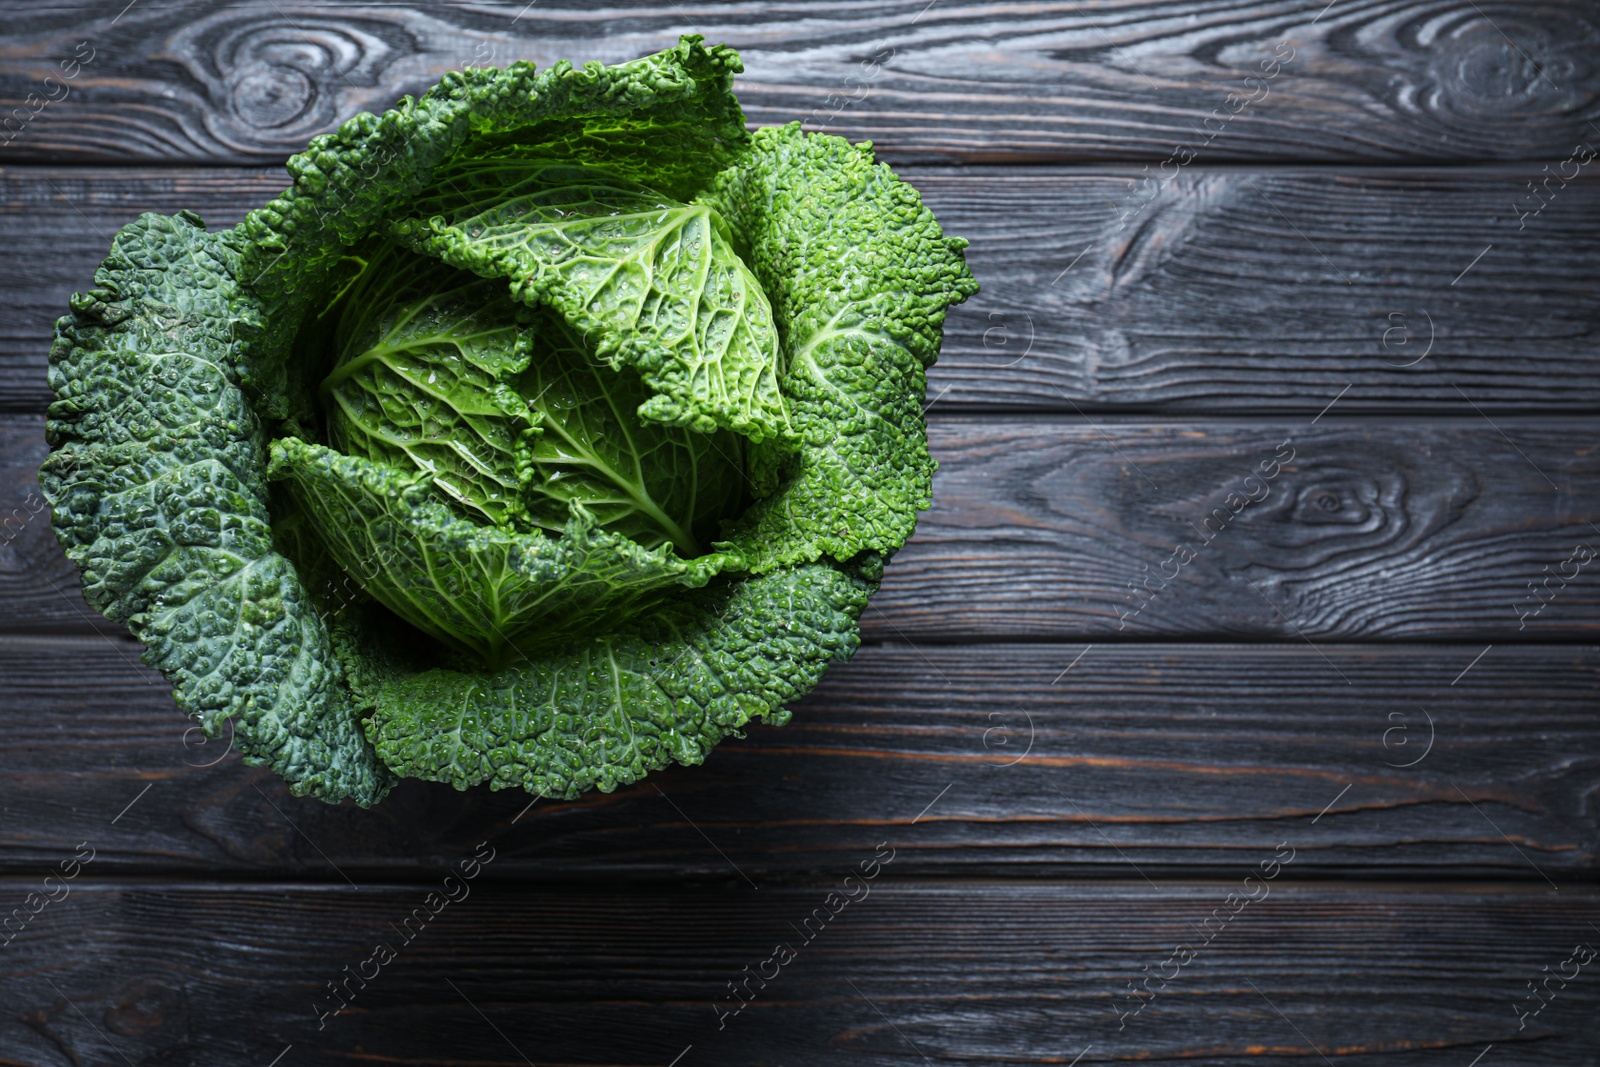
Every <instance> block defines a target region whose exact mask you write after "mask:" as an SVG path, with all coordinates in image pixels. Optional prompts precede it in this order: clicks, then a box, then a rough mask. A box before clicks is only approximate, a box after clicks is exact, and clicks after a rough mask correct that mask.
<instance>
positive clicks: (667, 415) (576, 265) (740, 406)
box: [390, 158, 794, 441]
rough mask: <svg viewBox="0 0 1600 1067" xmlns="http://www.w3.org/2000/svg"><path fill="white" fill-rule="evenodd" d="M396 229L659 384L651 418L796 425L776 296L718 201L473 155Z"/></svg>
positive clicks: (778, 427) (609, 176)
mask: <svg viewBox="0 0 1600 1067" xmlns="http://www.w3.org/2000/svg"><path fill="white" fill-rule="evenodd" d="M411 210H412V212H413V214H412V216H411V217H409V218H403V219H399V220H397V221H395V222H394V223H392V224H391V226H390V233H391V234H392V236H394V237H395V238H396V239H397V240H399V241H401V242H403V243H405V244H407V245H409V246H410V247H412V248H413V249H415V250H416V251H418V252H423V253H426V254H429V255H433V256H437V257H439V258H440V259H443V260H445V261H446V262H448V263H450V264H452V265H454V266H457V267H460V268H462V269H464V270H470V271H473V272H475V273H477V274H481V275H484V276H486V277H503V278H506V279H508V280H509V281H510V282H511V291H512V294H513V295H514V296H516V297H517V298H518V299H520V300H522V301H523V302H524V303H528V304H531V305H547V306H549V307H551V308H554V309H555V310H556V311H557V312H558V313H559V314H560V315H561V317H562V318H563V319H565V320H566V321H567V322H568V323H570V324H571V325H572V326H573V327H574V328H575V329H576V330H577V331H578V332H579V333H580V334H581V335H582V336H583V338H584V339H585V340H586V341H587V342H589V343H590V344H592V345H593V347H594V349H595V351H596V353H597V354H599V355H601V356H604V357H606V358H607V359H608V360H610V362H611V363H612V365H613V366H623V365H627V366H631V367H633V368H634V369H635V370H637V371H638V373H639V374H640V376H641V377H642V378H643V379H644V381H645V383H646V384H647V385H649V386H650V387H651V389H652V390H654V391H655V393H656V395H655V396H653V397H651V398H650V400H649V401H648V402H647V403H646V404H645V405H644V406H643V407H642V408H641V409H640V411H639V414H640V415H641V416H643V417H644V418H646V419H650V420H653V421H657V422H662V423H666V424H670V425H678V426H688V427H691V428H693V429H697V430H700V431H702V432H708V431H711V430H714V429H717V428H723V429H728V430H733V431H735V432H737V433H740V434H742V435H744V436H745V437H748V438H749V439H750V440H752V441H763V440H766V439H768V438H774V437H777V438H788V437H792V436H793V434H794V429H793V426H792V425H791V423H790V420H789V415H788V410H787V406H786V404H785V401H784V396H783V392H782V390H781V389H780V387H779V382H780V380H781V379H782V377H783V370H784V368H783V366H782V358H781V348H780V345H779V338H778V331H777V327H776V325H775V324H774V322H773V317H772V307H771V305H770V304H769V302H768V300H767V296H766V294H765V293H764V292H763V291H762V288H761V285H760V284H759V283H758V282H757V281H756V278H755V276H754V275H753V274H752V273H751V272H750V269H749V268H748V267H747V266H746V265H745V264H744V261H743V260H742V259H740V257H739V256H738V254H737V253H736V252H735V251H734V247H733V242H732V238H731V235H730V234H729V231H728V228H727V224H726V223H725V222H723V220H722V218H721V216H720V215H719V214H717V212H716V211H715V210H713V209H712V208H711V207H710V206H709V205H708V204H705V203H700V202H693V203H687V204H686V203H680V202H678V201H675V200H672V199H671V198H669V197H667V196H666V195H664V194H662V193H660V192H658V191H656V190H654V189H652V188H650V187H648V186H645V185H641V184H639V183H638V182H635V181H631V180H629V179H627V178H623V177H619V176H617V175H615V174H613V173H611V172H609V171H605V170H599V169H596V168H593V167H578V166H572V165H564V164H542V165H541V164H539V163H537V162H530V161H529V160H527V159H520V158H509V159H472V160H468V161H465V162H459V163H456V164H454V165H451V166H449V167H447V168H444V169H443V170H442V171H441V173H440V174H439V175H437V176H436V180H435V182H434V185H433V186H432V189H431V190H430V191H429V192H426V193H424V194H423V195H422V196H420V197H418V198H417V199H416V200H415V201H414V202H413V204H412V205H411Z"/></svg>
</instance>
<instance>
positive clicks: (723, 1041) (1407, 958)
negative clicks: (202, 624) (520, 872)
mask: <svg viewBox="0 0 1600 1067" xmlns="http://www.w3.org/2000/svg"><path fill="white" fill-rule="evenodd" d="M1291 847H1292V846H1291ZM470 853H471V846H467V848H465V849H464V850H463V855H468V854H470ZM1272 854H1273V853H1272V851H1271V850H1268V851H1267V852H1266V853H1264V854H1263V856H1262V857H1261V859H1268V858H1270V857H1271V856H1272ZM871 858H872V852H870V851H869V852H867V853H866V854H865V855H864V856H862V857H860V859H861V860H863V861H867V860H871ZM898 862H899V861H898V858H895V859H894V860H892V861H891V862H890V863H889V864H888V865H887V866H882V867H880V868H878V872H879V873H878V877H877V878H876V879H875V880H874V881H872V882H870V883H868V884H867V886H866V887H865V888H859V889H852V890H851V891H852V892H853V893H855V894H856V895H857V896H858V898H859V899H857V900H856V901H855V902H854V903H852V904H847V905H843V906H842V910H840V911H839V912H838V914H837V915H836V916H834V917H832V918H831V919H829V920H828V921H827V922H826V924H822V923H821V921H820V920H819V919H814V920H813V925H812V926H811V927H810V928H809V929H810V930H811V932H812V936H811V940H810V942H809V943H807V942H806V941H805V939H804V937H803V936H802V932H801V927H800V923H801V922H802V920H804V919H805V918H806V917H807V916H808V915H811V914H812V913H813V910H814V909H817V908H823V909H824V910H823V912H822V914H823V915H824V916H826V915H828V910H827V906H826V905H825V904H824V901H826V900H829V899H830V898H829V893H830V892H832V891H833V890H835V889H837V888H839V886H840V885H841V884H842V883H841V880H842V878H843V875H844V873H845V872H844V871H843V870H841V871H839V872H837V874H836V875H835V876H834V877H831V878H829V879H827V880H825V881H822V882H820V883H819V884H815V885H807V886H794V887H782V886H774V885H763V886H761V888H760V889H759V891H756V890H751V889H750V888H749V887H748V886H746V885H743V884H742V883H740V884H737V885H734V886H729V887H723V886H659V887H649V888H648V889H639V890H634V891H628V890H618V889H617V888H615V887H611V886H606V885H582V886H572V887H544V888H534V887H527V886H522V887H511V886H506V885H501V884H495V883H494V882H493V881H492V878H493V872H494V868H495V866H497V864H498V861H497V860H495V861H492V862H491V863H490V864H489V865H488V866H487V867H485V868H483V869H482V872H481V873H480V876H479V878H478V880H476V881H475V882H469V883H466V884H465V885H464V886H463V885H460V884H456V888H455V889H454V890H453V893H454V895H455V896H456V897H458V898H459V899H458V900H457V901H456V902H455V903H451V904H446V905H443V907H442V910H441V911H440V913H439V914H438V915H437V916H435V917H432V918H431V920H430V921H429V922H428V923H427V924H426V925H422V924H421V923H420V921H417V922H414V925H412V926H409V927H407V928H406V930H407V931H409V932H410V935H411V941H410V942H409V943H406V941H405V939H404V936H403V932H402V931H401V930H400V927H399V925H398V924H400V923H401V922H402V921H404V920H405V919H406V918H407V916H408V915H410V914H411V913H412V912H413V909H416V908H418V907H419V906H421V905H422V902H423V900H424V899H425V897H426V895H427V893H428V892H429V891H430V890H434V889H436V888H437V887H439V886H442V884H443V874H444V872H443V871H440V872H438V875H437V876H436V877H434V878H429V879H427V880H425V881H422V882H418V883H416V884H413V885H408V886H373V887H365V888H360V889H352V888H350V887H347V886H345V885H343V884H339V885H329V886H321V887H310V886H300V885H285V886H274V885H262V886H227V885H168V884H160V883H157V884H148V885H126V886H109V885H102V884H95V883H94V882H93V881H92V879H93V877H94V875H93V865H92V864H91V865H90V866H89V867H88V868H86V873H84V874H82V875H80V881H79V883H78V884H77V885H76V886H75V888H73V889H72V891H71V894H70V895H69V896H68V897H66V899H64V900H62V901H61V902H59V903H56V904H52V905H50V906H49V908H48V909H47V910H46V911H45V912H43V913H41V914H40V915H39V916H38V917H37V918H36V919H35V920H34V922H33V923H32V924H31V925H30V926H29V927H28V928H26V929H25V930H24V931H23V933H22V935H21V936H19V937H17V938H16V940H15V941H14V942H13V943H12V944H11V945H9V946H8V947H7V948H6V950H5V951H6V953H7V956H8V959H7V967H6V974H5V976H4V977H0V998H3V1002H4V1003H5V1004H6V1006H7V1009H8V1010H7V1011H6V1012H5V1013H4V1014H3V1015H0V1042H3V1044H4V1047H5V1048H6V1050H7V1053H8V1054H9V1056H10V1058H11V1059H12V1060H13V1062H17V1063H28V1064H40V1065H45V1064H48V1065H52V1067H54V1065H56V1064H66V1063H72V1064H110V1063H120V1062H123V1061H122V1060H121V1059H120V1058H119V1057H118V1055H117V1054H118V1053H120V1054H121V1055H122V1056H125V1057H127V1062H130V1063H173V1064H178V1063H182V1064H189V1063H205V1064H221V1065H229V1067H232V1065H236V1064H237V1065H246V1064H249V1065H256V1067H260V1065H265V1064H268V1063H269V1062H270V1061H271V1060H272V1058H273V1057H274V1056H279V1055H282V1054H284V1053H285V1051H286V1047H287V1048H289V1049H292V1050H291V1051H288V1056H289V1057H292V1061H289V1060H286V1062H294V1063H298V1064H329V1065H331V1064H347V1063H350V1062H352V1061H355V1062H362V1063H413V1064H416V1063H421V1064H437V1065H451V1067H454V1065H462V1067H465V1065H468V1064H476V1065H481V1064H504V1065H507V1067H509V1065H512V1064H524V1063H533V1062H537V1063H539V1064H547V1063H556V1064H595V1063H605V1064H652V1065H659V1067H665V1065H667V1064H669V1063H672V1062H673V1058H674V1057H676V1056H682V1057H683V1058H682V1059H681V1060H679V1061H678V1062H679V1063H680V1064H684V1065H690V1064H695V1063H701V1064H707V1063H709V1064H780V1063H781V1064H790V1065H795V1067H809V1065H821V1064H837V1063H839V1062H840V1061H841V1060H842V1059H847V1060H848V1061H849V1062H851V1063H861V1064H868V1065H881V1067H890V1065H896V1067H900V1065H905V1064H908V1063H922V1062H924V1059H923V1058H926V1062H928V1063H985V1064H991V1063H1033V1064H1043V1063H1051V1064H1067V1063H1070V1062H1071V1061H1072V1060H1073V1059H1074V1057H1076V1056H1079V1055H1080V1054H1081V1055H1082V1059H1081V1060H1079V1062H1080V1064H1104V1063H1121V1062H1127V1061H1129V1060H1160V1061H1170V1062H1197V1063H1205V1064H1214V1065H1217V1067H1241V1065H1244V1064H1256V1065H1259V1064H1282V1065H1288V1064H1297V1065H1299V1064H1305V1063H1308V1062H1321V1061H1322V1060H1326V1061H1327V1062H1328V1063H1332V1064H1344V1063H1349V1064H1361V1065H1363V1067H1365V1065H1374V1067H1413V1065H1435V1064H1437V1065H1445V1064H1459V1065H1463V1067H1464V1065H1466V1064H1467V1063H1469V1062H1471V1060H1472V1058H1473V1057H1474V1056H1476V1055H1478V1054H1480V1053H1482V1052H1483V1051H1484V1049H1485V1046H1487V1045H1491V1044H1492V1045H1494V1046H1495V1047H1494V1050H1493V1051H1492V1052H1491V1053H1490V1055H1491V1056H1495V1057H1498V1058H1499V1059H1500V1060H1501V1062H1505V1063H1515V1064H1519V1065H1522V1064H1526V1065H1534V1067H1545V1065H1551V1067H1554V1065H1562V1067H1567V1065H1570V1067H1587V1065H1590V1064H1593V1062H1594V1058H1593V1056H1594V1048H1595V1045H1596V1042H1597V1039H1600V984H1597V983H1596V981H1595V976H1594V974H1593V967H1594V964H1593V963H1591V964H1590V965H1589V967H1588V968H1587V969H1584V970H1581V971H1580V972H1579V976H1578V977H1577V978H1575V979H1573V980H1571V981H1570V982H1568V983H1567V984H1566V986H1565V988H1562V986H1561V984H1560V982H1559V980H1556V979H1552V981H1551V983H1550V985H1549V987H1548V988H1549V990H1550V992H1551V994H1552V995H1553V999H1551V1000H1550V1001H1549V1003H1548V1004H1547V1006H1545V1007H1544V1008H1543V1010H1542V1011H1541V1012H1540V1014H1539V1015H1538V1016H1537V1017H1530V1018H1529V1019H1528V1021H1527V1025H1526V1026H1525V1027H1524V1028H1521V1029H1519V1023H1518V1017H1517V1015H1516V1012H1517V1010H1518V1008H1517V1005H1518V1004H1519V1001H1518V997H1519V996H1520V997H1523V998H1527V997H1528V996H1529V994H1528V991H1527V988H1526V986H1527V984H1528V983H1529V982H1534V981H1537V980H1539V979H1540V978H1541V977H1542V976H1545V975H1554V974H1555V973H1556V972H1557V970H1558V968H1561V965H1562V964H1563V962H1564V961H1567V960H1570V959H1572V958H1573V957H1572V952H1573V949H1574V945H1576V944H1582V943H1587V944H1591V945H1592V944H1594V943H1595V941H1596V939H1597V938H1600V934H1597V933H1596V932H1595V930H1594V928H1593V927H1592V926H1591V922H1592V920H1593V917H1594V915H1595V911H1596V905H1597V904H1600V896H1597V895H1596V893H1595V892H1594V891H1593V890H1592V889H1591V890H1575V891H1570V892H1564V893H1562V894H1561V895H1559V896H1555V895H1552V894H1550V893H1549V892H1548V891H1545V892H1538V891H1532V890H1524V891H1518V889H1517V888H1516V887H1507V886H1494V885H1490V886H1460V887H1454V888H1443V887H1422V888H1408V887H1396V888H1374V887H1370V886H1361V885H1345V886H1340V885H1307V886H1295V885H1289V884H1285V883H1284V880H1283V878H1282V877H1280V879H1279V881H1278V882H1277V883H1262V884H1261V885H1262V886H1263V887H1264V889H1265V891H1266V892H1267V895H1266V896H1265V898H1264V899H1261V900H1260V901H1259V902H1258V903H1255V904H1253V905H1249V906H1247V907H1245V908H1244V910H1242V911H1240V912H1239V913H1238V914H1237V915H1236V916H1234V917H1233V918H1232V919H1231V920H1230V921H1228V922H1227V923H1226V924H1222V922H1221V920H1220V919H1218V920H1213V922H1214V925H1215V927H1220V932H1217V933H1215V934H1214V936H1213V937H1212V938H1211V940H1210V942H1209V943H1206V944H1204V945H1203V947H1196V945H1197V943H1198V942H1201V941H1202V927H1201V924H1202V922H1204V921H1206V920H1207V919H1208V917H1210V916H1211V915H1212V913H1213V912H1215V911H1218V910H1222V914H1224V915H1226V914H1228V912H1227V910H1226V906H1225V904H1224V901H1225V900H1226V899H1227V898H1228V896H1229V894H1230V893H1238V892H1247V893H1252V894H1254V893H1259V892H1260V891H1262V890H1261V889H1256V890H1250V889H1244V890H1241V889H1240V886H1241V880H1242V878H1243V877H1244V875H1245V874H1246V873H1247V872H1248V871H1250V870H1253V869H1255V867H1256V865H1255V864H1254V863H1252V864H1251V865H1250V866H1249V867H1247V868H1244V869H1242V870H1240V871H1238V872H1236V874H1235V876H1234V877H1233V878H1230V879H1228V880H1226V881H1219V882H1217V883H1213V884H1195V885H1184V886H1171V887H1163V888H1160V889H1152V888H1150V887H1148V886H1146V885H1145V884H1144V883H1142V882H1137V881H1135V882H1131V883H1123V884H1114V885H1106V886H1074V885H1059V884H1056V885H1052V884H1042V885H1006V884H993V883H965V884H954V885H919V884H907V883H906V882H905V881H904V880H902V879H900V878H899V877H898V875H897V874H896V872H895V867H896V866H897V865H898ZM854 867H855V864H852V865H851V868H847V869H853V868H854ZM1292 869H1293V866H1292V865H1291V866H1289V867H1287V868H1283V869H1282V870H1292ZM1280 875H1281V870H1280ZM852 884H854V883H852ZM1252 884H1255V883H1252ZM4 888H5V891H6V892H7V893H8V895H9V896H12V897H16V898H20V897H21V896H22V895H23V894H24V893H25V892H27V889H28V888H29V883H28V882H25V881H18V880H12V881H8V883H7V884H6V885H5V887H4ZM464 893H465V894H468V895H465V896H463V894H464ZM862 893H865V894H866V895H865V896H861V894H862ZM832 899H834V900H837V899H840V898H838V897H834V898H832ZM835 907H839V905H835ZM423 914H424V915H426V914H427V912H426V910H424V912H423ZM380 943H382V944H384V945H386V946H388V947H389V948H391V949H393V950H394V953H395V955H394V958H393V959H392V961H391V962H388V963H387V964H386V965H382V966H379V964H378V963H377V960H376V959H374V958H373V953H374V951H375V946H377V945H378V944H380ZM779 944H788V945H789V946H790V948H791V949H792V950H793V956H792V958H791V959H789V961H788V963H787V964H786V965H784V966H782V967H781V968H778V967H777V964H776V962H775V961H774V962H771V963H767V965H766V966H765V967H763V963H764V961H769V960H774V956H773V954H774V946H775V945H779ZM1180 945H1188V946H1190V947H1191V948H1196V955H1195V956H1194V958H1193V959H1192V960H1191V962H1189V963H1188V965H1187V966H1185V967H1182V968H1181V969H1179V970H1178V971H1177V972H1176V973H1175V974H1174V973H1173V971H1172V967H1173V966H1176V965H1175V964H1166V965H1164V964H1163V961H1164V960H1168V959H1171V958H1173V956H1174V953H1175V952H1176V950H1177V947H1178V946H1180ZM378 958H387V957H378ZM786 958H787V957H786ZM369 959H373V962H372V963H364V961H367V960H369ZM346 967H348V968H349V972H345V970H344V968H346ZM747 967H748V968H749V970H748V971H744V968H747ZM1570 967H1571V965H1570V964H1569V965H1568V967H1567V968H1566V969H1563V970H1562V973H1570ZM1147 968H1148V969H1147ZM763 970H764V971H765V972H766V974H767V975H769V976H771V977H770V980H769V981H767V982H766V987H765V988H760V987H759V986H758V985H757V981H758V979H755V978H752V979H750V985H749V987H748V988H749V990H750V991H751V993H752V994H757V995H755V998H754V999H753V1000H752V1001H751V1002H750V1003H749V1005H748V1006H747V1007H746V1008H745V1009H744V1010H743V1011H742V1012H740V1013H739V1014H738V1015H731V1016H727V1017H723V1016H720V1015H719V1007H720V1010H722V1011H727V1010H729V1009H728V1007H727V1006H726V1005H727V1004H728V1003H729V1002H732V1003H737V1001H733V998H732V996H731V994H730V992H729V983H730V982H733V981H736V980H741V979H742V978H743V976H744V975H745V974H749V975H756V974H758V972H761V971H763ZM347 973H348V974H351V975H355V974H364V975H365V976H366V978H367V979H368V980H367V981H366V982H365V983H364V985H365V987H364V988H363V986H362V984H360V981H361V980H360V979H358V978H347V977H346V975H347ZM1147 975H1148V976H1150V977H1149V986H1148V988H1149V989H1151V990H1157V991H1159V992H1156V993H1155V994H1154V996H1153V999H1147V1000H1146V1001H1145V1002H1144V1003H1145V1007H1144V1009H1143V1011H1141V1012H1140V1013H1139V1014H1138V1015H1132V1016H1130V1017H1128V1018H1127V1019H1126V1020H1125V1024H1126V1025H1125V1026H1123V1027H1122V1028H1121V1029H1119V1028H1118V1021H1119V1016H1118V1012H1119V1011H1131V1010H1132V1007H1133V1003H1134V1002H1133V1001H1132V999H1131V997H1130V995H1129V994H1128V992H1127V989H1128V987H1129V986H1130V984H1132V983H1134V982H1141V981H1144V980H1145V979H1146V976H1147ZM1163 976H1164V977H1166V978H1167V979H1168V980H1167V981H1166V983H1165V987H1164V988H1163V983H1162V981H1161V978H1162V977H1163ZM340 980H343V981H347V982H348V985H347V987H346V988H347V989H348V990H349V991H350V996H351V998H352V999H351V1000H350V1002H349V1003H350V1006H349V1008H348V1009H347V1010H346V1011H344V1012H343V1013H341V1014H339V1015H337V1016H330V1017H328V1018H327V1019H326V1020H325V1021H324V1023H325V1025H324V1027H323V1028H322V1029H320V1030H319V1029H318V1016H317V1014H316V1013H317V1010H318V1006H319V1005H321V1006H322V1007H324V1008H326V1007H327V1006H330V1005H332V1004H334V1003H336V1002H335V1001H334V1000H333V998H332V996H331V994H330V993H329V991H328V983H330V982H335V981H340ZM757 991H759V992H757ZM719 998H723V999H719ZM1522 1003H1527V1002H1526V1001H1524V1002H1522ZM719 1021H720V1025H721V1027H722V1028H721V1029H719V1028H718V1027H719ZM1086 1046H1088V1050H1087V1051H1085V1048H1086ZM113 1049H114V1050H115V1051H113ZM1319 1054H1320V1056H1319ZM534 1057H537V1060H535V1059H534Z"/></svg>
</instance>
